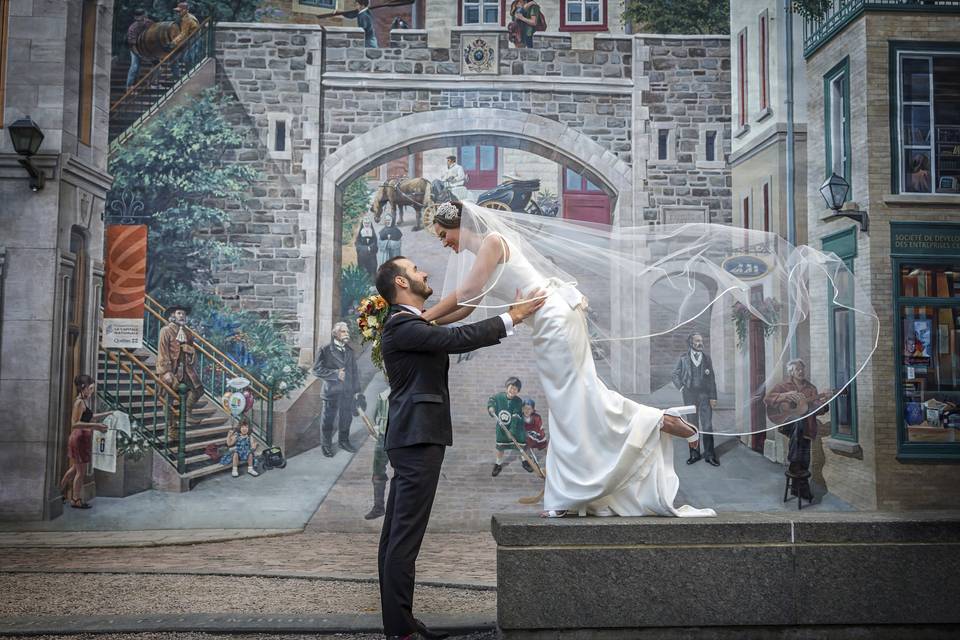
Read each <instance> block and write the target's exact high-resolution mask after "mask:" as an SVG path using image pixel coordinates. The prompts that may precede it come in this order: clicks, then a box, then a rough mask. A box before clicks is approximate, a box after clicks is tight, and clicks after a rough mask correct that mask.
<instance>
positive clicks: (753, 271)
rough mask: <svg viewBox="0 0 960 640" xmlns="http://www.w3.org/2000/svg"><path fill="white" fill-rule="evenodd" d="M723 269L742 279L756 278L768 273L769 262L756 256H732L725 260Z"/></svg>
mask: <svg viewBox="0 0 960 640" xmlns="http://www.w3.org/2000/svg"><path fill="white" fill-rule="evenodd" d="M723 270H724V271H726V272H727V273H729V274H730V275H732V276H736V277H738V278H740V279H741V280H756V279H757V278H762V277H763V276H765V275H767V271H768V270H769V267H768V266H767V263H766V262H764V261H763V260H762V259H761V258H758V257H756V256H744V255H740V256H730V257H729V258H727V259H726V260H724V261H723Z"/></svg>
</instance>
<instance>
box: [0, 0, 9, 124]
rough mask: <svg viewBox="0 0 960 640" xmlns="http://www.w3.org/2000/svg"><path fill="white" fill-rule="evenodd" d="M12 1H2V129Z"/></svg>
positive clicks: (0, 44)
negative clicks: (8, 19)
mask: <svg viewBox="0 0 960 640" xmlns="http://www.w3.org/2000/svg"><path fill="white" fill-rule="evenodd" d="M9 9H10V0H0V129H2V128H3V101H4V93H5V89H6V86H7V55H6V54H7V14H8V12H9Z"/></svg>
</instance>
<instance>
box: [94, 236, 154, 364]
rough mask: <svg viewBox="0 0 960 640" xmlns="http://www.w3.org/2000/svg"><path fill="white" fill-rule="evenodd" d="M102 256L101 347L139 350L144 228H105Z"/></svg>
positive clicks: (144, 267)
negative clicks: (104, 285)
mask: <svg viewBox="0 0 960 640" xmlns="http://www.w3.org/2000/svg"><path fill="white" fill-rule="evenodd" d="M106 254H107V270H106V271H107V273H106V292H105V296H104V301H105V305H104V310H103V345H104V347H105V348H107V349H120V348H124V349H139V348H140V347H141V346H142V345H143V306H144V300H145V294H146V284H147V227H146V225H142V224H139V225H124V224H112V225H108V226H107V251H106Z"/></svg>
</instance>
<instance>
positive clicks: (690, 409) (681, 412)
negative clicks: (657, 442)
mask: <svg viewBox="0 0 960 640" xmlns="http://www.w3.org/2000/svg"><path fill="white" fill-rule="evenodd" d="M696 412H697V408H696V407H695V406H693V405H692V404H688V405H685V406H683V407H670V408H669V409H664V411H663V415H665V416H672V417H674V418H679V419H680V422H682V423H683V424H685V425H687V426H688V427H690V428H691V429H693V435H692V436H687V442H689V443H690V444H693V443H695V442H697V441H699V440H700V429H698V428H697V426H696V425H693V424H690V423H689V422H687V420H686V419H685V418H684V417H683V416H687V415H691V414H694V413H696Z"/></svg>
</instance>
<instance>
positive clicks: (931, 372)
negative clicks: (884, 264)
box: [890, 222, 960, 458]
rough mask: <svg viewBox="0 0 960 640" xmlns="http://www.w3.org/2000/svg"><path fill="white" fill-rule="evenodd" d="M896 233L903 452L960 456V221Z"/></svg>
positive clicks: (899, 228)
mask: <svg viewBox="0 0 960 640" xmlns="http://www.w3.org/2000/svg"><path fill="white" fill-rule="evenodd" d="M890 232H891V247H892V249H891V253H892V254H893V273H894V304H895V310H894V318H895V321H894V331H895V342H894V345H895V348H896V351H895V353H896V361H897V368H896V371H897V373H898V375H897V422H898V425H899V428H898V433H897V443H898V455H899V457H907V458H910V457H919V458H934V457H941V456H942V457H954V458H960V412H957V411H955V410H954V409H952V406H953V404H958V403H960V250H958V249H957V248H956V247H958V246H960V225H958V224H950V223H931V224H917V223H901V222H891V223H890Z"/></svg>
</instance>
